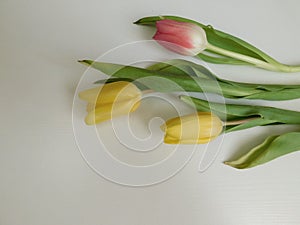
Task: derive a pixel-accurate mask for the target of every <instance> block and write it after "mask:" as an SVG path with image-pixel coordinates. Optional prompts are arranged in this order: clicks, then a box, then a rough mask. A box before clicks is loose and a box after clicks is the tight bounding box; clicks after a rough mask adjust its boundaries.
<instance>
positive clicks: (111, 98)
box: [79, 81, 142, 125]
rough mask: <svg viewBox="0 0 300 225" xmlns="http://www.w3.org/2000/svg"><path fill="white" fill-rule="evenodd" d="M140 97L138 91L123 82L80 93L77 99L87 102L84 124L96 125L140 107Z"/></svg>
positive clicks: (128, 83) (130, 84)
mask: <svg viewBox="0 0 300 225" xmlns="http://www.w3.org/2000/svg"><path fill="white" fill-rule="evenodd" d="M141 95H142V94H141V91H140V89H138V88H137V87H136V86H135V85H134V84H133V83H130V82H125V81H119V82H113V83H109V84H105V85H102V86H100V87H97V88H92V89H89V90H86V91H83V92H80V93H79V97H80V98H81V99H83V100H86V101H87V102H88V105H87V112H88V115H87V116H86V118H85V122H86V124H88V125H93V124H97V123H100V122H103V121H105V120H110V119H112V118H113V117H117V116H121V115H127V114H128V113H130V112H133V111H135V110H136V109H137V108H138V106H139V105H140V100H141Z"/></svg>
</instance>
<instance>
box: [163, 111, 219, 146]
mask: <svg viewBox="0 0 300 225" xmlns="http://www.w3.org/2000/svg"><path fill="white" fill-rule="evenodd" d="M161 128H162V130H163V131H165V137H164V142H165V143H166V144H203V143H207V142H209V141H211V140H213V139H214V138H216V137H218V136H219V135H220V134H221V132H222V130H223V122H222V121H221V120H220V119H219V117H217V116H215V115H213V114H212V113H210V112H198V113H197V114H190V115H186V116H182V117H176V118H173V119H170V120H168V121H167V122H166V123H165V124H164V125H162V127H161Z"/></svg>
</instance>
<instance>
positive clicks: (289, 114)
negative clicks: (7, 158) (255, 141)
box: [180, 95, 300, 132]
mask: <svg viewBox="0 0 300 225" xmlns="http://www.w3.org/2000/svg"><path fill="white" fill-rule="evenodd" d="M180 99H181V100H183V101H184V102H185V103H187V104H189V105H191V106H193V107H195V108H196V109H197V110H198V111H205V112H213V113H214V114H216V115H217V116H219V117H220V118H221V119H222V120H223V121H226V123H229V124H230V123H231V122H233V121H240V120H247V121H245V122H244V123H242V124H236V125H229V126H226V129H225V130H226V132H232V131H237V130H243V129H248V128H251V127H256V126H265V125H275V124H300V112H297V111H292V110H286V109H279V108H274V107H267V106H255V105H235V104H225V105H224V104H221V103H215V102H208V101H205V100H202V99H198V98H193V97H190V96H185V95H182V96H180Z"/></svg>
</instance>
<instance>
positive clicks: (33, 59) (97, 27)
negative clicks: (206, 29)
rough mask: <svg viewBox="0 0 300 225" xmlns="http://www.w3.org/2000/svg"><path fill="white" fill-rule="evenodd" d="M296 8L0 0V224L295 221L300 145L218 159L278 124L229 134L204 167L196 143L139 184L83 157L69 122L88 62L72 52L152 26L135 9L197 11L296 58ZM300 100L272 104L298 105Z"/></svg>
mask: <svg viewBox="0 0 300 225" xmlns="http://www.w3.org/2000/svg"><path fill="white" fill-rule="evenodd" d="M299 8H300V3H299V1H297V0H294V1H292V0H290V1H271V0H269V1H259V0H256V1H254V0H252V1H233V0H231V1H213V0H209V1H202V0H196V1H186V0H185V1H174V0H173V1H171V0H167V1H160V0H152V1H138V0H130V1H121V0H119V1H117V0H110V1H103V0H102V1H101V0H98V1H93V0H87V1H77V0H74V1H71V0H51V1H50V0H42V1H38V0H28V1H15V0H1V2H0V32H1V33H0V65H1V67H0V79H1V80H0V100H1V117H0V124H1V125H0V127H1V129H0V138H1V140H0V225H41V224H43V225H50V224H51V225H52V224H55V225H82V224H84V225H92V224H93V225H94V224H98V225H102V224H103V225H117V224H122V225H141V224H143V225H166V224H172V225H183V224H188V225H196V224H201V225H213V224H218V225H250V224H251V225H252V224H264V225H271V224H272V225H273V224H281V225H282V224H283V225H292V224H300V214H299V209H300V176H299V171H300V163H299V161H300V154H299V153H293V154H290V155H288V156H285V157H282V158H280V159H277V160H275V161H273V162H271V163H269V164H266V165H263V166H260V167H257V168H253V169H251V170H244V171H238V170H235V169H232V168H230V167H227V166H225V165H223V164H222V162H223V161H224V160H226V159H230V158H231V157H233V156H235V155H236V154H237V153H238V152H239V151H240V153H241V151H247V150H248V149H249V148H251V147H253V146H254V145H256V144H258V143H260V142H261V141H262V140H263V139H264V138H265V137H266V136H267V135H270V134H273V133H276V132H282V130H278V128H276V129H277V130H274V129H273V128H270V127H264V128H254V129H251V130H250V131H241V132H236V133H231V134H230V135H227V136H226V138H225V141H224V143H223V148H222V152H221V153H220V154H219V155H218V158H217V159H216V161H215V162H214V164H213V165H212V166H211V167H210V168H209V170H207V171H205V172H204V173H199V172H198V171H197V169H198V163H199V159H200V158H201V155H202V154H203V153H202V152H197V153H196V155H195V156H194V157H193V159H192V161H191V162H190V163H189V164H188V165H187V166H186V167H185V168H184V169H183V170H182V171H181V172H180V173H179V174H177V175H176V176H175V177H173V178H171V179H169V180H168V181H166V182H164V183H161V184H158V185H154V186H150V187H143V188H132V187H124V186H121V185H117V184H114V183H111V182H109V181H107V180H105V179H103V178H102V177H100V176H98V175H97V174H95V173H94V172H93V171H92V170H91V169H90V168H89V167H88V166H87V164H86V163H85V162H84V160H83V159H82V157H81V155H80V153H79V151H78V149H77V146H76V144H75V139H74V136H73V131H72V121H71V111H72V100H73V95H74V92H75V88H76V85H77V83H78V81H79V79H80V77H81V76H82V74H83V72H84V70H85V69H86V68H85V67H83V66H82V65H79V64H78V63H77V62H76V60H77V59H82V58H92V59H93V58H97V57H98V56H100V55H101V54H102V53H104V52H106V51H108V50H110V49H111V48H114V47H116V46H118V45H120V44H125V43H128V42H132V41H136V40H144V39H149V38H150V37H151V35H152V31H150V30H149V29H147V28H143V27H138V26H135V25H133V24H132V22H133V21H135V20H137V19H139V18H140V17H144V16H148V15H159V14H161V15H162V14H175V15H181V16H185V17H189V18H193V19H195V20H198V21H201V22H203V23H204V24H212V25H214V26H215V27H216V28H219V29H222V30H224V31H227V32H229V33H232V34H234V35H236V36H239V37H242V38H243V39H245V40H247V41H249V42H251V43H253V44H255V45H256V46H258V47H260V48H261V49H263V50H264V51H266V52H268V53H269V54H271V55H272V56H274V57H275V58H277V59H279V60H280V61H283V62H285V63H290V64H293V63H294V64H295V63H300V45H299V37H300V29H299V27H300V14H299ZM158 48H159V47H158ZM131 54H134V53H131ZM229 70H230V69H228V68H227V72H228V71H229ZM233 70H236V69H233ZM246 70H247V68H246V69H245V71H246ZM225 71H226V69H225ZM249 71H251V73H248V74H247V73H246V74H247V78H245V79H246V80H249V81H250V80H252V81H253V82H254V81H255V80H260V81H261V82H273V81H284V82H287V83H298V84H300V74H299V73H297V74H277V73H268V72H266V73H264V71H263V72H261V71H258V70H249ZM256 71H258V72H257V74H256ZM254 72H255V73H254ZM224 74H225V75H224V76H226V72H225V73H224ZM228 74H230V73H228ZM251 74H252V76H253V77H251ZM258 74H264V75H263V76H258ZM240 76H243V74H242V73H239V75H233V76H232V77H231V78H237V79H238V78H239V77H240ZM276 76H278V77H276ZM275 77H276V78H275ZM242 79H243V78H242ZM276 79H277V80H276ZM299 103H300V102H299V101H287V102H281V103H274V104H275V105H276V106H281V107H283V108H284V107H285V106H286V107H289V108H292V109H295V110H297V109H298V110H299ZM283 129H286V130H289V129H291V128H287V127H285V128H283Z"/></svg>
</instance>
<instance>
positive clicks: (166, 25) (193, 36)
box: [153, 20, 207, 56]
mask: <svg viewBox="0 0 300 225" xmlns="http://www.w3.org/2000/svg"><path fill="white" fill-rule="evenodd" d="M156 28H157V32H156V34H155V35H154V36H153V39H155V40H156V41H158V43H159V44H161V45H162V46H164V47H165V48H167V49H169V50H171V51H174V52H177V53H179V54H183V55H191V56H194V55H197V54H199V53H200V52H202V51H203V50H204V49H205V48H206V46H207V39H206V33H205V31H204V30H203V29H202V28H201V27H199V26H197V25H195V24H192V23H186V22H178V21H175V20H160V21H157V22H156Z"/></svg>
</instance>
